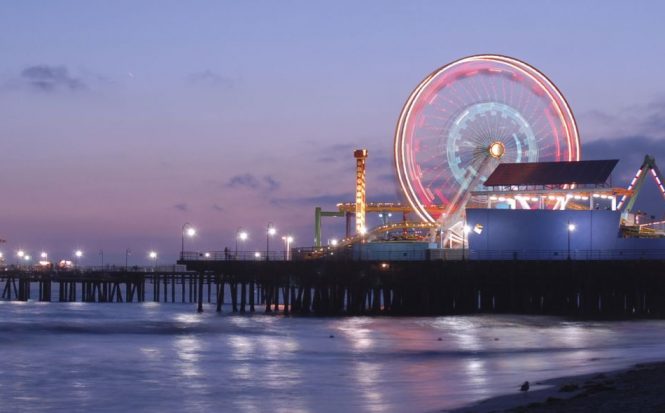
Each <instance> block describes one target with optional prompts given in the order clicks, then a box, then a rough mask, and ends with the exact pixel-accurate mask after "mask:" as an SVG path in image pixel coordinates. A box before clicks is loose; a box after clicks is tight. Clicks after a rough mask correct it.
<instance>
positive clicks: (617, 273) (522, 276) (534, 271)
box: [0, 260, 665, 318]
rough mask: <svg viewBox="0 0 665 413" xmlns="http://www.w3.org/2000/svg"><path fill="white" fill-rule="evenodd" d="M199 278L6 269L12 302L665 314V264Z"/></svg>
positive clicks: (294, 268)
mask: <svg viewBox="0 0 665 413" xmlns="http://www.w3.org/2000/svg"><path fill="white" fill-rule="evenodd" d="M179 263H180V264H185V265H187V268H188V270H189V272H181V273H176V272H170V273H169V272H152V271H145V272H140V271H82V272H78V271H67V272H27V271H4V272H0V288H2V291H3V293H2V299H3V300H22V301H26V300H39V301H60V302H70V301H83V302H113V303H119V302H125V303H131V302H145V301H154V302H168V303H197V304H198V307H197V308H198V310H199V311H202V310H203V304H204V303H206V302H207V303H210V304H211V305H212V304H214V307H215V308H216V310H217V311H222V310H223V309H224V307H223V306H224V305H225V304H229V307H230V311H233V312H239V313H242V312H256V311H263V312H266V313H283V314H314V315H323V316H327V315H363V314H385V315H446V314H471V313H519V314H546V315H564V316H572V317H598V318H663V317H665V262H664V261H661V260H643V261H642V260H640V261H561V260H559V261H519V260H514V261H392V262H389V261H381V262H380V261H343V260H340V261H326V260H309V261H308V260H302V261H233V260H230V261H226V260H224V261H211V260H191V261H188V260H185V261H180V262H179Z"/></svg>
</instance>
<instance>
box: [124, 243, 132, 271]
mask: <svg viewBox="0 0 665 413" xmlns="http://www.w3.org/2000/svg"><path fill="white" fill-rule="evenodd" d="M131 253H132V250H131V249H129V248H127V249H125V271H128V269H129V254H131Z"/></svg>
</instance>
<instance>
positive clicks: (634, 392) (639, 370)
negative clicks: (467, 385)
mask: <svg viewBox="0 0 665 413" xmlns="http://www.w3.org/2000/svg"><path fill="white" fill-rule="evenodd" d="M519 385H520V383H516V386H515V388H516V391H515V394H510V395H504V396H499V397H494V398H491V399H487V400H483V401H481V402H479V403H477V404H475V405H472V406H467V407H464V408H460V409H455V410H453V411H452V412H454V413H490V412H510V413H521V412H525V413H526V412H529V413H551V412H572V413H578V412H579V413H582V412H594V411H597V412H609V413H613V412H617V413H631V412H665V362H659V363H648V364H638V365H636V366H634V367H632V368H630V369H627V370H620V371H616V372H609V373H599V374H589V375H584V376H573V377H564V378H557V379H550V380H544V381H540V382H536V383H531V387H532V388H533V387H535V388H537V390H535V391H533V390H530V391H527V392H522V391H520V390H519ZM542 386H546V387H545V388H542Z"/></svg>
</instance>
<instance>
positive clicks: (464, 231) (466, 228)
mask: <svg viewBox="0 0 665 413" xmlns="http://www.w3.org/2000/svg"><path fill="white" fill-rule="evenodd" d="M470 231H471V228H469V226H468V225H466V223H465V224H464V227H463V228H462V261H464V260H465V259H466V257H465V255H466V254H465V252H466V239H467V237H468V235H469V232H470Z"/></svg>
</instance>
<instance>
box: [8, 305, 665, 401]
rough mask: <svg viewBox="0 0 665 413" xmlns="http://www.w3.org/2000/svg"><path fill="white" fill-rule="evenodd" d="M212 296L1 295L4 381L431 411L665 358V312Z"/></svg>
mask: <svg viewBox="0 0 665 413" xmlns="http://www.w3.org/2000/svg"><path fill="white" fill-rule="evenodd" d="M205 310H206V311H205V312H204V313H203V314H196V313H195V309H194V307H191V306H186V305H179V304H154V303H150V304H145V305H140V304H122V305H118V304H81V303H76V304H74V303H71V304H60V303H52V304H44V303H33V302H29V303H22V304H14V303H7V302H0V354H2V355H3V356H2V357H0V371H2V374H1V375H0V394H2V395H3V400H5V401H6V402H7V403H10V404H7V405H11V406H13V410H23V411H53V410H62V411H65V410H67V411H68V410H70V409H71V408H72V406H76V408H77V409H79V410H95V411H125V410H142V411H146V410H149V411H209V410H213V409H214V410H233V411H242V412H263V411H268V410H269V411H275V412H320V411H323V412H336V411H368V412H381V413H383V412H399V411H435V410H441V409H446V408H452V407H457V406H460V405H463V404H467V403H470V402H472V401H474V400H478V399H481V398H486V397H490V396H492V395H497V394H503V393H510V392H515V391H516V388H517V385H519V384H520V383H521V382H523V381H524V380H530V381H536V380H540V379H544V378H548V377H556V376H560V375H570V374H578V373H589V372H593V371H603V370H610V369H615V368H621V367H625V366H628V365H630V364H634V363H637V362H641V361H650V360H657V359H665V348H664V347H665V346H662V345H661V343H662V342H663V341H664V339H665V328H663V327H665V322H664V321H639V322H570V321H564V320H561V319H556V318H546V317H524V316H467V317H432V318H425V317H422V318H387V317H385V318H384V317H377V318H370V317H348V318H297V317H295V318H289V317H281V316H263V315H244V316H232V315H228V310H227V312H225V313H223V314H222V315H218V314H216V313H215V312H214V311H213V310H214V308H212V307H206V308H205Z"/></svg>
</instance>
